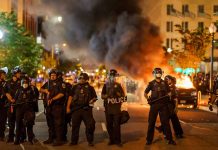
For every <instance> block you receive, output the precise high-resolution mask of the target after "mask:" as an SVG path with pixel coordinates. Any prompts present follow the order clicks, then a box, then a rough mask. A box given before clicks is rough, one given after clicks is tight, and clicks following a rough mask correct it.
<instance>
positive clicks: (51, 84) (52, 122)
mask: <svg viewBox="0 0 218 150" xmlns="http://www.w3.org/2000/svg"><path fill="white" fill-rule="evenodd" d="M65 86H66V85H65V84H64V83H62V84H61V83H60V82H59V81H58V80H57V70H56V69H52V70H51V71H50V72H49V80H48V82H46V83H45V84H44V85H43V86H42V87H41V89H40V92H42V93H45V94H46V99H45V103H44V104H45V115H46V121H47V125H48V133H49V137H48V139H47V140H46V141H44V142H43V143H44V144H53V146H60V145H62V144H63V143H64V142H63V126H64V119H63V115H64V102H65V98H64V96H65V95H64V94H65V93H64V87H65Z"/></svg>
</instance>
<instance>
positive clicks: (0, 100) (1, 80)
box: [0, 67, 7, 141]
mask: <svg viewBox="0 0 218 150" xmlns="http://www.w3.org/2000/svg"><path fill="white" fill-rule="evenodd" d="M6 74H7V68H6V67H5V68H1V69H0V141H4V139H5V126H6V120H7V108H6V107H5V104H6V101H7V97H6V95H5V88H6V81H5V78H6Z"/></svg>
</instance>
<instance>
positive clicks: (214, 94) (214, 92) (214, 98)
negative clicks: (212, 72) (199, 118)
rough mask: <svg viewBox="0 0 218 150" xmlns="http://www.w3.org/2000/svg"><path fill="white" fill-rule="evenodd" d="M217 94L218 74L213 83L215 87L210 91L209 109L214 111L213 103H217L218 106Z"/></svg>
mask: <svg viewBox="0 0 218 150" xmlns="http://www.w3.org/2000/svg"><path fill="white" fill-rule="evenodd" d="M217 96H218V74H217V75H216V77H215V79H214V83H213V89H212V91H211V93H210V98H209V102H208V104H209V110H210V111H213V105H214V104H216V105H217V106H218V101H217Z"/></svg>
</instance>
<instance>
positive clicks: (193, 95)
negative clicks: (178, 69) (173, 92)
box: [176, 76, 198, 108]
mask: <svg viewBox="0 0 218 150" xmlns="http://www.w3.org/2000/svg"><path fill="white" fill-rule="evenodd" d="M176 87H177V89H178V104H179V105H182V106H191V107H192V108H197V106H198V96H197V90H196V88H195V87H194V85H193V83H192V81H191V79H190V78H189V77H188V76H181V77H180V78H177V83H176Z"/></svg>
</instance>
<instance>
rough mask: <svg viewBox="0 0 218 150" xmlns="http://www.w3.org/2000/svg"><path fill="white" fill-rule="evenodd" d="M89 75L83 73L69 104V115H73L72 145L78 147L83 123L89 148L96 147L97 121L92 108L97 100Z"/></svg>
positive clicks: (74, 88) (73, 90) (74, 87)
mask: <svg viewBox="0 0 218 150" xmlns="http://www.w3.org/2000/svg"><path fill="white" fill-rule="evenodd" d="M88 81H89V76H88V74H87V73H81V74H80V76H79V83H78V84H76V85H74V86H73V89H72V92H71V94H70V96H69V99H68V103H67V113H72V137H71V143H70V145H77V144H78V140H79V129H80V125H81V122H82V121H83V122H84V124H85V127H86V138H87V141H88V145H89V146H94V143H93V141H94V131H95V120H94V117H93V112H92V108H93V106H94V103H95V102H96V100H97V94H96V92H95V89H94V87H92V86H91V85H90V84H89V82H88Z"/></svg>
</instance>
